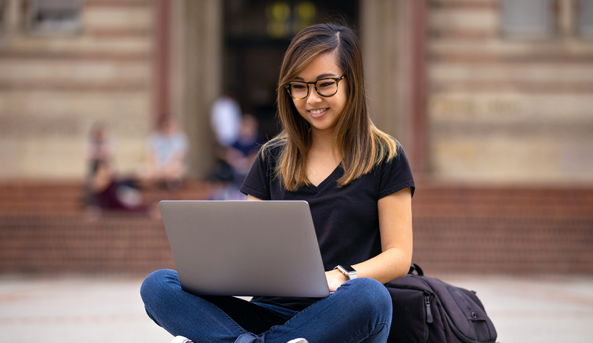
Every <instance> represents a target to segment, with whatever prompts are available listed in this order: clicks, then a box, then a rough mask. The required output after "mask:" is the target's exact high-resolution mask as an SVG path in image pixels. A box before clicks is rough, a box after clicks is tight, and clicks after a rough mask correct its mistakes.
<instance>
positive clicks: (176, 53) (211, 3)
mask: <svg viewBox="0 0 593 343" xmlns="http://www.w3.org/2000/svg"><path fill="white" fill-rule="evenodd" d="M172 4H173V7H172V9H171V16H172V20H171V25H172V28H171V35H172V37H171V74H170V75H171V103H170V108H171V113H173V115H174V116H176V117H177V118H179V122H180V126H181V128H182V129H183V130H184V131H185V133H186V134H187V136H188V139H189V142H190V150H189V167H190V175H191V176H200V177H203V176H205V175H206V174H207V173H208V171H209V170H210V169H211V168H212V166H213V162H214V160H215V157H214V147H215V140H214V135H213V133H212V131H211V129H210V107H211V105H212V103H213V102H214V100H215V99H216V98H217V97H218V96H219V95H220V94H221V93H222V54H223V51H222V49H223V32H222V24H223V23H222V10H223V8H222V2H221V1H218V0H200V1H194V0H184V1H174V2H172Z"/></svg>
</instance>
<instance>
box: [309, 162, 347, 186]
mask: <svg viewBox="0 0 593 343" xmlns="http://www.w3.org/2000/svg"><path fill="white" fill-rule="evenodd" d="M341 169H342V164H341V163H340V164H338V165H337V166H336V168H335V169H334V170H333V171H332V172H331V173H330V174H329V175H328V176H327V177H326V178H325V179H324V180H323V181H321V182H320V183H319V184H318V185H317V186H315V185H313V184H312V183H311V184H309V186H308V188H309V189H310V190H312V191H314V192H319V191H320V190H322V189H323V188H325V186H326V185H327V184H328V183H331V182H333V181H335V179H336V174H338V173H339V172H340V170H341Z"/></svg>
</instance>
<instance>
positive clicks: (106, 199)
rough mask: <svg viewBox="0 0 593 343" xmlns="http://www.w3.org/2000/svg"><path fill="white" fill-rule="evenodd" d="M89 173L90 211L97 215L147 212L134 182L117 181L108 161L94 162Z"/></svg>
mask: <svg viewBox="0 0 593 343" xmlns="http://www.w3.org/2000/svg"><path fill="white" fill-rule="evenodd" d="M91 172H92V174H91V183H90V188H91V192H92V195H93V198H94V201H93V203H94V206H93V207H92V210H93V211H95V212H97V214H99V215H100V214H101V212H103V211H127V212H141V213H142V212H144V213H146V212H147V210H148V207H147V206H146V205H145V204H144V203H143V201H142V195H141V193H140V191H139V190H138V189H137V187H136V185H135V182H134V180H118V179H117V178H116V177H115V174H114V172H113V169H112V167H111V164H110V162H109V161H106V160H100V159H98V160H95V161H94V164H93V166H92V169H91Z"/></svg>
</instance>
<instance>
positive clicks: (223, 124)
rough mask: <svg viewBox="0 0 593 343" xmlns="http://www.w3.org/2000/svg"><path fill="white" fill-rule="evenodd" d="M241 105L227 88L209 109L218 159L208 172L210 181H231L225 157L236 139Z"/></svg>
mask: <svg viewBox="0 0 593 343" xmlns="http://www.w3.org/2000/svg"><path fill="white" fill-rule="evenodd" d="M241 113H242V112H241V106H240V105H239V103H238V102H237V101H236V100H235V95H234V92H233V91H231V90H229V89H227V90H225V92H224V95H223V96H221V97H220V98H218V99H216V101H215V102H214V104H213V105H212V109H211V111H210V125H211V127H212V130H213V131H214V135H215V136H216V142H217V147H216V155H217V157H218V161H217V163H216V165H215V167H214V170H213V171H212V172H211V173H210V176H209V177H208V180H209V181H210V182H222V183H227V182H232V181H233V167H232V166H231V165H230V164H229V163H228V161H227V159H226V153H227V148H228V147H229V146H231V145H232V144H233V143H235V142H236V141H237V139H238V138H239V131H240V126H241Z"/></svg>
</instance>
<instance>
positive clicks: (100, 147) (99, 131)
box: [83, 123, 113, 207]
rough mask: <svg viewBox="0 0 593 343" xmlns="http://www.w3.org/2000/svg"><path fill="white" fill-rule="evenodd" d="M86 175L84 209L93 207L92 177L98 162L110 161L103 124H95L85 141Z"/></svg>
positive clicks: (110, 155)
mask: <svg viewBox="0 0 593 343" xmlns="http://www.w3.org/2000/svg"><path fill="white" fill-rule="evenodd" d="M86 151H87V161H86V163H87V173H86V178H85V187H84V200H83V205H84V206H85V207H88V206H93V205H95V197H94V194H93V193H94V192H93V186H92V183H93V177H94V175H95V170H96V167H97V164H98V163H99V161H111V158H112V153H113V151H112V146H111V142H110V140H109V139H108V137H107V126H106V124H104V123H95V124H94V125H93V126H92V128H91V131H90V134H89V140H88V141H87V147H86Z"/></svg>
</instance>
